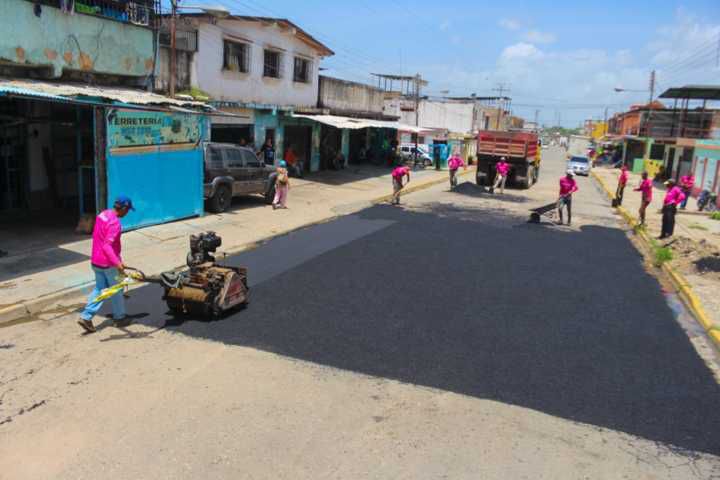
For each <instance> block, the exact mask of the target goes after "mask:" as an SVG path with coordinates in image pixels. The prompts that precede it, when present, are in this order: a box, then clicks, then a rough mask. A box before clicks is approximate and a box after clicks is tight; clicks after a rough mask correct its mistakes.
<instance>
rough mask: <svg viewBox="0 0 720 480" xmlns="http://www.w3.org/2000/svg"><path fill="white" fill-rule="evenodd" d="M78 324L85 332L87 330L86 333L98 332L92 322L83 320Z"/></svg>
mask: <svg viewBox="0 0 720 480" xmlns="http://www.w3.org/2000/svg"><path fill="white" fill-rule="evenodd" d="M77 323H78V325H80V326H81V327H82V328H83V330H85V332H86V333H95V332H96V330H95V325H93V323H92V320H85V319H84V318H81V319H80V320H78V322H77Z"/></svg>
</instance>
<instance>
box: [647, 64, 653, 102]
mask: <svg viewBox="0 0 720 480" xmlns="http://www.w3.org/2000/svg"><path fill="white" fill-rule="evenodd" d="M653 98H655V70H653V71H652V72H650V102H648V103H652V102H653Z"/></svg>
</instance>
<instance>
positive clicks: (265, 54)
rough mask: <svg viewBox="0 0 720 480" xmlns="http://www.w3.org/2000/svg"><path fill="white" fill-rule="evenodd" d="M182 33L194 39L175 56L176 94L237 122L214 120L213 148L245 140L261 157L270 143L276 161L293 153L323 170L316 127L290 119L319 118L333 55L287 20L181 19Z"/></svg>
mask: <svg viewBox="0 0 720 480" xmlns="http://www.w3.org/2000/svg"><path fill="white" fill-rule="evenodd" d="M168 21H169V20H168V18H167V17H165V18H164V19H163V25H162V28H161V38H162V39H164V41H163V42H161V53H160V60H161V65H160V75H159V78H158V80H157V81H156V86H157V87H158V88H161V89H166V88H167V86H168V83H169V75H170V71H169V58H170V50H169V47H168V43H169V42H168V41H167V35H168V28H169V26H168ZM177 25H178V27H177V28H178V32H182V33H180V34H179V35H180V38H183V39H185V38H187V39H188V40H187V41H185V40H183V42H182V48H181V49H178V50H177V52H176V59H177V65H182V67H178V68H177V69H176V84H177V85H179V86H180V88H179V90H178V92H179V93H188V94H190V95H193V96H195V98H197V96H198V95H200V96H202V97H203V98H207V99H208V100H209V101H210V103H211V104H212V105H214V106H215V107H217V108H218V109H219V110H221V111H223V112H225V113H229V114H231V115H232V116H218V117H213V118H212V125H211V138H212V140H213V141H222V142H232V143H240V142H241V141H243V140H244V141H245V142H247V143H249V144H253V145H254V146H255V148H257V149H259V148H260V147H261V146H262V144H263V143H264V142H265V141H266V140H271V141H272V142H273V143H274V146H275V149H276V158H282V155H283V152H284V151H285V150H286V148H287V146H288V145H292V146H293V149H294V150H295V153H296V155H298V156H300V157H301V158H302V159H303V160H304V164H305V165H306V166H307V168H308V169H310V170H318V169H320V167H321V159H320V152H319V143H320V138H319V136H320V132H319V131H317V128H318V127H316V126H314V124H313V122H309V121H307V120H301V119H297V118H294V117H293V115H292V114H293V112H296V111H301V112H308V111H309V112H314V111H316V110H317V103H318V90H319V83H320V82H319V69H320V62H321V60H322V59H323V58H325V57H327V56H330V55H333V52H332V51H331V50H330V49H329V48H328V47H326V46H325V45H323V44H322V43H321V42H319V41H317V40H316V39H314V38H313V37H312V36H311V35H310V34H308V33H307V32H305V31H304V30H302V29H301V28H300V27H298V26H297V25H295V24H293V23H292V22H290V21H288V20H286V19H279V18H261V17H247V16H235V15H232V16H227V17H225V18H216V17H213V16H211V15H205V14H182V15H180V16H179V19H178V23H177ZM183 90H185V92H184V91H183Z"/></svg>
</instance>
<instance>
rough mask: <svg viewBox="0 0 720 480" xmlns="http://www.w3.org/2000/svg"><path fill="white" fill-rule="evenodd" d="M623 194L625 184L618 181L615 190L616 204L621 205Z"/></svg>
mask: <svg viewBox="0 0 720 480" xmlns="http://www.w3.org/2000/svg"><path fill="white" fill-rule="evenodd" d="M624 194H625V184H624V183H619V184H618V187H617V192H615V199H616V200H617V204H618V205H622V201H623V195H624Z"/></svg>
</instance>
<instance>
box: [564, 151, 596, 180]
mask: <svg viewBox="0 0 720 480" xmlns="http://www.w3.org/2000/svg"><path fill="white" fill-rule="evenodd" d="M567 168H568V170H572V171H573V173H575V175H584V176H586V177H587V176H588V175H590V169H591V168H592V166H591V165H590V159H589V158H588V157H580V156H577V155H573V156H571V157H570V160H568V165H567Z"/></svg>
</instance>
